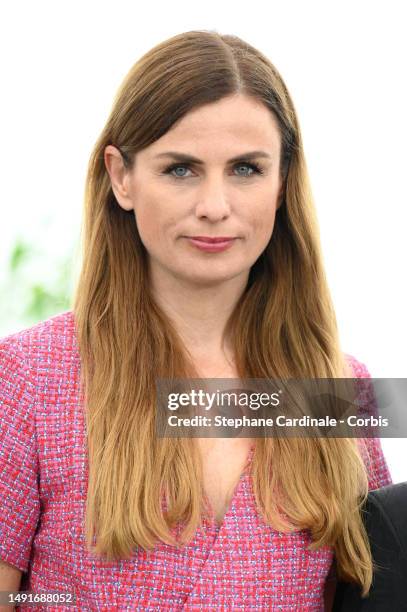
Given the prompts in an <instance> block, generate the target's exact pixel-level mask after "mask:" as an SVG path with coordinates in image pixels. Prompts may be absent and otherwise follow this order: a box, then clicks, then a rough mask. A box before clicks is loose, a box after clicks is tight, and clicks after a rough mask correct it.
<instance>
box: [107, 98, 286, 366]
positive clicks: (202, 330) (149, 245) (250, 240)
mask: <svg viewBox="0 0 407 612" xmlns="http://www.w3.org/2000/svg"><path fill="white" fill-rule="evenodd" d="M255 150H261V151H264V152H266V153H267V154H268V155H269V158H261V157H259V158H257V159H254V160H249V162H248V163H255V164H257V165H259V166H260V167H261V169H262V170H263V174H261V175H260V174H257V173H256V172H255V171H253V170H252V169H251V168H250V166H248V165H247V162H246V161H245V160H246V158H245V157H244V156H243V157H241V158H239V159H240V161H239V162H234V163H229V162H228V160H229V159H231V158H233V157H235V156H241V155H242V154H243V153H247V152H249V151H255ZM166 151H177V152H182V153H185V154H189V155H192V156H194V157H196V158H198V159H200V160H202V162H203V163H202V164H200V165H198V164H189V165H185V163H184V162H178V161H175V160H174V159H171V158H169V157H168V158H157V155H159V154H161V153H163V152H166ZM280 154H281V136H280V131H279V127H278V124H277V121H276V119H275V117H274V116H273V114H272V113H271V112H270V111H269V110H268V109H267V108H266V107H265V106H264V105H263V104H261V103H260V102H258V101H257V100H254V99H252V98H249V97H248V96H245V95H243V94H236V95H233V96H228V97H226V98H223V99H222V100H220V101H218V102H214V103H211V104H206V105H204V106H202V107H200V108H198V109H194V110H192V111H190V112H189V113H188V114H187V115H185V116H184V117H182V118H181V119H180V120H179V121H178V122H177V123H176V124H175V125H174V126H173V127H172V128H171V129H170V130H169V131H168V132H167V133H166V134H164V136H162V137H161V138H160V139H158V140H157V141H155V142H154V143H152V144H151V145H149V146H148V147H146V148H144V149H143V150H141V151H139V152H138V153H137V154H136V160H135V164H134V166H133V168H132V169H131V170H129V169H128V168H126V167H125V166H124V164H123V160H122V157H121V154H120V152H119V151H118V149H117V148H116V147H114V146H113V145H108V146H107V147H106V148H105V151H104V160H105V165H106V169H107V171H108V173H109V176H110V179H111V184H112V189H113V192H114V195H115V197H116V200H117V203H118V205H119V206H121V207H122V208H123V209H124V210H126V211H131V210H132V211H133V212H134V215H135V222H136V223H137V228H138V231H139V234H140V237H141V240H142V242H143V244H144V246H145V248H146V250H147V252H148V254H149V273H150V280H151V287H152V291H153V293H154V295H155V298H156V300H157V301H158V303H159V304H160V306H161V307H162V308H163V309H164V311H165V312H166V313H167V314H168V315H169V316H170V317H171V319H172V320H173V322H174V323H175V326H176V328H177V330H178V332H179V334H180V336H181V337H182V338H183V340H184V343H185V345H186V347H187V350H188V351H189V353H190V355H191V356H192V357H193V359H194V361H196V362H197V363H199V364H200V371H201V372H202V376H222V375H228V376H229V375H230V376H231V375H232V374H233V371H234V370H233V353H232V351H231V347H230V342H229V339H227V338H225V337H224V334H223V331H224V328H225V325H226V322H227V320H228V318H229V316H230V314H231V312H232V311H233V309H234V307H235V305H236V303H237V301H238V299H239V297H240V295H241V294H242V292H243V291H244V289H245V287H246V284H247V280H248V276H249V271H250V268H251V266H252V265H253V264H254V262H255V261H256V259H257V258H258V257H259V256H260V254H261V253H262V251H263V250H264V249H265V247H266V245H267V243H268V242H269V240H270V238H271V236H272V232H273V227H274V220H275V214H276V211H277V208H278V207H279V205H280V203H281V196H282V180H281V176H280V172H279V166H280ZM174 163H176V164H177V167H176V168H175V169H173V170H172V171H171V173H170V174H168V173H167V174H165V173H164V172H165V170H166V168H168V166H170V165H171V164H174ZM177 175H178V177H179V178H177ZM202 235H203V236H211V237H217V236H232V237H235V238H236V239H235V240H234V242H233V245H232V246H231V248H229V249H228V250H226V251H222V252H219V253H206V252H203V251H200V250H198V249H197V248H196V247H195V246H193V245H192V244H191V243H190V241H189V240H188V239H187V238H186V237H187V236H202ZM225 373H226V374H225Z"/></svg>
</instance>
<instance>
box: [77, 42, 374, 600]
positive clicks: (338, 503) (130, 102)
mask: <svg viewBox="0 0 407 612" xmlns="http://www.w3.org/2000/svg"><path fill="white" fill-rule="evenodd" d="M235 93H242V94H245V95H247V96H251V97H252V98H254V99H256V100H258V101H260V102H261V103H263V104H264V105H265V106H266V107H267V108H268V109H269V110H270V112H271V113H273V115H274V117H275V118H276V119H277V121H278V125H279V128H280V132H281V142H282V145H281V147H282V148H281V168H280V171H281V175H282V177H283V179H284V184H285V191H284V199H283V201H282V204H281V206H280V208H279V209H278V211H277V214H276V219H275V225H274V229H273V234H272V237H271V240H270V243H269V244H268V246H267V248H266V249H265V251H264V252H263V254H262V255H261V256H260V257H259V259H258V260H257V261H256V263H255V264H254V265H253V267H252V269H251V271H250V275H249V281H248V284H247V287H246V290H245V292H244V293H243V295H242V296H241V299H240V300H239V302H238V304H237V306H236V308H235V310H234V312H233V314H232V316H231V318H230V320H229V322H228V329H229V330H230V331H232V333H231V338H233V339H234V342H235V346H234V349H235V356H236V365H237V370H238V374H239V376H240V377H242V378H244V377H252V378H263V377H264V378H272V377H297V378H301V377H303V378H306V377H310V378H312V377H315V378H324V377H332V378H335V377H342V376H346V374H347V373H349V372H348V370H347V369H346V363H345V359H344V355H343V353H342V351H341V348H340V342H339V338H338V331H337V323H336V318H335V313H334V309H333V305H332V302H331V297H330V292H329V288H328V284H327V280H326V277H325V273H324V267H323V261H322V256H321V249H320V240H319V233H318V224H317V219H316V215H315V210H314V205H313V200H312V194H311V190H310V186H309V181H308V173H307V168H306V162H305V158H304V152H303V144H302V139H301V134H300V128H299V125H298V120H297V115H296V112H295V109H294V106H293V103H292V100H291V98H290V95H289V93H288V91H287V88H286V86H285V84H284V82H283V80H282V78H281V76H280V75H279V73H278V72H277V70H276V69H275V67H274V66H273V65H272V64H271V62H270V61H269V60H268V59H267V58H266V57H265V56H264V55H263V54H262V53H260V52H259V51H258V50H256V49H255V48H253V47H252V46H251V45H249V44H248V43H246V42H244V41H243V40H241V39H240V38H238V37H236V36H232V35H221V34H219V33H217V32H213V31H205V30H203V31H190V32H186V33H182V34H178V35H176V36H173V37H172V38H170V39H168V40H166V41H164V42H162V43H160V44H158V45H157V46H155V47H154V48H153V49H151V50H150V51H148V52H147V53H146V54H145V55H144V56H143V57H142V58H141V59H140V60H139V61H138V62H137V63H136V64H135V65H134V66H133V67H132V68H131V70H130V71H129V73H128V74H127V76H126V77H125V79H124V81H123V83H122V85H121V86H120V88H119V90H118V92H117V95H116V98H115V100H114V103H113V107H112V109H111V112H110V116H109V117H108V119H107V122H106V126H105V127H104V129H103V131H102V133H101V135H100V137H99V139H98V140H97V142H96V145H95V147H94V150H93V152H92V155H91V158H90V162H89V167H88V173H87V179H86V191H85V206H84V223H83V261H82V268H81V271H80V276H79V279H78V283H77V287H76V292H75V296H74V300H73V311H74V315H75V320H76V327H77V334H78V344H79V350H80V356H81V376H82V379H81V380H82V389H83V393H84V398H85V406H86V426H87V436H88V453H89V481H88V495H87V504H86V523H85V524H86V538H87V543H88V546H89V547H91V544H92V541H93V537H94V534H95V533H96V534H97V540H96V546H95V547H94V549H93V550H94V552H96V553H98V554H101V555H105V556H106V557H107V558H109V559H112V558H119V557H128V556H129V555H130V554H131V553H132V550H133V548H134V546H140V547H143V548H145V549H149V548H152V547H153V546H154V544H155V543H156V542H157V540H162V541H164V542H166V543H169V544H173V545H178V543H177V541H176V540H175V539H174V537H173V535H172V533H171V529H172V527H174V526H175V525H176V524H177V522H178V521H183V522H184V526H185V528H184V531H183V534H182V536H183V537H182V539H181V544H182V543H184V542H187V541H189V540H190V539H191V538H192V536H193V535H194V533H195V531H196V529H197V527H198V525H199V523H200V521H201V517H202V512H203V497H202V495H203V489H202V466H201V462H200V456H199V454H198V452H197V449H196V447H195V445H194V444H193V438H157V437H156V435H155V381H156V378H157V377H163V378H172V377H174V378H188V377H191V376H192V377H193V376H195V375H196V373H195V371H194V367H193V365H192V363H191V361H190V360H189V359H188V354H187V351H186V350H185V347H184V346H183V344H182V342H181V339H180V337H179V336H178V335H177V332H176V330H175V329H174V327H173V326H172V325H171V322H170V321H169V319H168V318H167V316H166V315H165V313H164V312H163V311H162V310H161V309H160V308H159V307H158V305H157V303H156V302H155V301H154V300H153V298H152V295H151V293H150V290H149V284H148V277H147V266H146V263H147V259H146V251H145V248H144V246H143V244H142V242H141V240H140V237H139V234H138V231H137V226H136V222H135V217H134V214H133V211H125V210H123V209H122V208H121V207H120V206H119V205H118V203H117V201H116V199H115V196H114V194H113V191H112V189H111V183H110V177H109V175H108V173H107V170H106V167H105V164H104V149H105V147H106V146H107V145H109V144H113V145H115V146H116V147H118V148H120V150H121V151H122V153H123V155H124V159H125V160H126V164H127V165H128V166H129V167H131V166H132V164H133V162H134V158H135V155H136V154H137V152H138V151H140V150H141V149H143V148H144V147H147V146H148V145H150V144H151V143H153V142H154V141H155V140H157V139H158V138H160V137H161V136H162V135H163V134H165V133H166V132H167V130H169V129H170V128H171V126H172V125H173V124H174V123H175V122H176V121H177V120H178V119H180V118H181V117H183V116H184V115H185V114H186V113H188V111H190V110H192V109H195V108H197V107H199V106H200V105H203V104H207V103H210V102H214V101H218V100H220V99H222V98H223V97H225V96H229V95H232V94H235ZM271 467H272V469H271ZM251 473H252V478H253V487H254V493H255V497H256V503H257V506H258V509H259V512H261V513H262V515H263V517H264V520H265V521H267V522H268V523H269V524H272V525H273V526H274V527H275V528H277V529H279V530H288V529H293V528H296V529H302V528H307V529H310V532H311V535H312V538H313V544H312V546H313V548H316V547H319V546H321V545H331V546H333V547H334V551H335V554H336V562H337V571H338V574H339V576H341V577H344V578H347V579H350V580H353V581H354V582H356V583H358V584H360V585H361V586H362V587H363V590H364V593H366V592H367V590H368V588H369V586H370V584H371V579H372V559H371V554H370V550H369V545H368V541H367V537H366V532H365V530H364V527H363V524H362V521H361V518H360V513H359V508H360V506H361V504H362V503H363V501H364V499H365V497H366V495H367V475H366V471H365V467H364V465H363V461H362V459H361V456H360V453H359V451H358V448H357V445H356V442H355V440H351V439H343V438H342V439H336V438H329V439H322V438H308V439H305V438H289V439H279V438H260V439H258V440H257V445H256V451H255V454H254V458H253V462H252V472H251ZM163 491H165V499H166V504H167V507H166V509H164V508H163V506H162V493H163ZM277 491H278V492H279V496H277V495H276V493H277ZM277 499H279V500H280V501H279V504H280V505H279V506H277ZM281 509H282V510H283V511H284V513H285V516H286V518H284V517H283V513H282V512H280V510H281Z"/></svg>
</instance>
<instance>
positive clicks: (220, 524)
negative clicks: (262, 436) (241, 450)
mask: <svg viewBox="0 0 407 612" xmlns="http://www.w3.org/2000/svg"><path fill="white" fill-rule="evenodd" d="M255 447H256V443H255V442H253V443H252V444H251V446H250V447H249V451H248V453H247V457H246V463H245V466H244V468H243V471H242V473H241V475H240V477H239V481H238V482H237V484H236V486H235V488H234V490H233V493H232V497H231V499H230V502H229V505H228V507H227V508H226V511H225V513H224V515H223V517H222V520H221V521H220V522H219V521H218V519H217V518H216V517H215V511H214V509H213V508H212V504H211V503H210V501H209V499H208V497H207V495H206V494H204V496H203V497H204V503H205V506H206V508H207V510H208V521H209V524H210V525H211V527H212V528H213V529H214V530H215V532H216V533H219V531H220V530H221V529H222V527H223V525H224V523H225V519H226V518H227V517H228V516H229V514H230V512H232V510H233V506H234V502H235V499H236V496H237V495H238V493H239V490H240V487H241V485H242V481H243V480H244V478H245V477H246V475H247V472H248V470H249V468H250V466H251V463H252V459H253V454H254V449H255Z"/></svg>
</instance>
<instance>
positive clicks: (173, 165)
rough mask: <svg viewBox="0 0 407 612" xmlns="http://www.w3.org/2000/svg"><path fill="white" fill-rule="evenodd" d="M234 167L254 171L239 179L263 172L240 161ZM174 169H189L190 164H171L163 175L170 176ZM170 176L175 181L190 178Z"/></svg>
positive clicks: (255, 165)
mask: <svg viewBox="0 0 407 612" xmlns="http://www.w3.org/2000/svg"><path fill="white" fill-rule="evenodd" d="M236 166H247V167H248V168H251V169H252V170H253V171H254V172H253V174H250V175H247V176H244V175H241V178H250V177H251V176H253V175H254V174H264V172H263V170H262V169H261V168H260V166H258V165H257V164H253V163H249V162H244V161H241V162H237V163H236V164H235V166H234V167H236ZM175 168H187V169H190V164H177V163H175V164H171V165H170V166H168V167H167V168H166V169H165V170H164V172H163V174H170V173H171V172H172V171H173V170H174V169H175ZM171 176H172V178H175V179H176V180H184V179H186V178H190V177H188V176H176V175H175V174H172V175H171Z"/></svg>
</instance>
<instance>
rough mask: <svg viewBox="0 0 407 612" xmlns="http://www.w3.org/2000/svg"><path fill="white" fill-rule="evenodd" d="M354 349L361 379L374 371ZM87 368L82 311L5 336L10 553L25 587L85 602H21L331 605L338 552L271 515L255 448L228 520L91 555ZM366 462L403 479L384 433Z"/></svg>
mask: <svg viewBox="0 0 407 612" xmlns="http://www.w3.org/2000/svg"><path fill="white" fill-rule="evenodd" d="M347 358H348V359H349V361H350V363H351V365H352V367H353V371H354V375H355V377H356V376H357V377H369V376H370V375H369V372H368V371H367V369H366V367H365V366H364V365H363V364H362V363H360V362H358V361H357V360H356V359H355V358H353V357H351V356H349V355H348V356H347ZM79 374H80V358H79V353H78V347H77V343H76V334H75V321H74V316H73V313H72V312H71V311H67V312H63V313H60V314H58V315H56V316H54V317H51V318H49V319H47V320H46V321H42V322H40V323H38V324H37V325H34V326H32V327H30V328H27V329H25V330H23V331H20V332H17V333H14V334H10V335H8V336H6V337H3V338H2V339H0V508H1V514H0V559H1V560H3V561H6V562H8V563H11V564H12V565H14V566H16V567H17V568H19V569H20V570H22V571H23V572H25V573H24V574H23V579H22V584H21V587H20V590H27V591H32V592H35V593H49V592H59V593H73V594H74V595H75V596H76V602H75V604H74V605H73V606H67V605H58V606H57V605H53V604H51V605H47V606H45V605H44V606H43V605H35V606H24V608H23V607H22V606H21V609H26V610H31V609H32V610H37V611H38V610H48V611H51V610H59V611H60V610H80V611H85V610H109V611H110V610H143V611H145V610H160V611H165V610H168V611H180V610H183V611H185V612H187V611H192V610H202V611H203V610H205V611H208V610H248V611H249V610H294V611H295V610H298V611H306V610H307V611H308V610H315V611H317V610H318V611H321V610H323V590H324V584H325V581H326V578H327V575H328V573H329V570H330V568H331V564H332V560H333V551H332V549H331V548H330V547H328V546H325V547H322V548H319V549H318V550H314V551H310V550H308V548H307V546H308V544H309V543H310V542H311V539H310V534H309V532H308V530H302V531H295V532H292V533H281V532H278V531H276V530H274V529H273V528H272V527H270V526H269V525H267V524H265V523H264V521H263V520H262V518H261V517H260V515H259V513H258V511H257V509H256V505H255V499H254V496H253V488H252V482H251V476H250V472H249V468H250V463H251V460H252V456H253V451H254V447H252V448H251V449H250V452H249V454H248V457H247V462H246V466H245V469H244V471H243V473H242V475H241V478H240V480H239V483H238V485H237V486H236V488H235V490H234V494H233V498H232V500H231V503H230V506H229V508H228V510H227V512H226V514H225V516H224V520H223V522H222V524H221V526H220V527H219V526H218V525H217V524H216V522H215V520H214V517H213V516H212V517H210V518H204V520H203V525H202V526H201V527H200V528H199V529H198V530H197V532H196V534H195V537H194V538H193V540H192V541H191V542H190V543H189V544H188V545H186V546H185V547H183V548H176V547H172V546H169V545H167V544H164V543H159V544H157V545H156V547H155V548H154V550H152V551H144V550H142V549H135V551H134V554H133V556H132V558H131V559H127V560H118V561H114V562H112V561H110V562H108V561H105V560H103V559H100V558H97V557H96V556H93V555H92V554H91V553H89V552H87V550H86V548H85V542H84V534H83V527H82V524H83V517H84V509H85V499H86V489H87V474H88V466H87V452H86V444H85V442H86V438H85V425H84V416H83V402H82V401H81V397H80V394H79ZM364 460H365V462H366V465H367V469H368V473H369V486H370V489H376V488H379V487H382V486H385V485H387V484H390V483H391V477H390V474H389V470H388V467H387V465H386V461H385V459H384V457H383V453H382V449H381V445H380V440H379V439H377V438H376V439H370V440H368V445H367V450H366V451H365V452H364ZM175 529H176V531H177V530H179V527H177V528H175ZM16 609H19V607H18V606H17V608H16Z"/></svg>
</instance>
